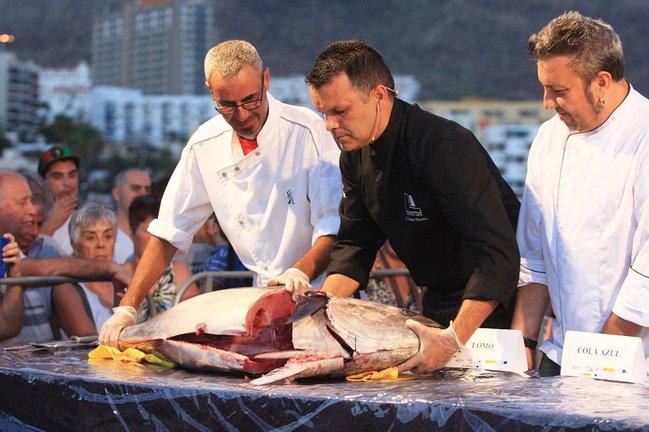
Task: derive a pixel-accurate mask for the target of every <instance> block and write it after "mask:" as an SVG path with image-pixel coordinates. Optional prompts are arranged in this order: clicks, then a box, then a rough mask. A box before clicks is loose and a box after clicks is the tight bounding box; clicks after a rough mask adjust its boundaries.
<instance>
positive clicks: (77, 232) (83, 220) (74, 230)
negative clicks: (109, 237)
mask: <svg viewBox="0 0 649 432" xmlns="http://www.w3.org/2000/svg"><path fill="white" fill-rule="evenodd" d="M102 220H105V221H108V223H110V224H111V225H112V226H113V228H114V229H115V235H117V215H115V212H114V211H113V210H112V209H111V208H109V207H106V206H104V205H101V204H98V203H93V202H89V203H86V204H84V205H83V206H82V207H81V208H80V209H78V210H76V211H75V212H74V213H72V216H71V217H70V225H69V226H68V233H69V234H70V243H71V244H73V245H75V244H77V243H78V242H79V239H80V238H81V230H82V229H83V228H84V227H86V226H88V225H90V224H93V223H96V222H99V221H102Z"/></svg>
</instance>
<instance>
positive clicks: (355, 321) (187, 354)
mask: <svg viewBox="0 0 649 432" xmlns="http://www.w3.org/2000/svg"><path fill="white" fill-rule="evenodd" d="M294 309H295V303H294V302H293V300H292V299H291V295H290V293H288V292H287V291H286V290H284V289H281V288H280V289H271V288H266V287H252V288H234V289H227V290H220V291H214V292H210V293H206V294H202V295H200V296H197V297H194V298H191V299H189V300H186V301H184V302H181V303H179V304H178V305H176V306H174V307H172V308H171V309H169V310H167V311H165V312H163V313H161V314H158V315H157V316H156V317H154V318H153V319H151V320H149V321H147V322H144V323H142V324H139V325H136V326H132V327H127V328H126V329H124V330H123V331H122V334H121V335H120V339H119V342H120V349H126V348H129V347H134V348H138V349H140V350H142V351H144V352H149V353H152V352H156V351H157V352H159V353H162V354H163V355H164V356H165V357H167V358H168V359H170V360H171V361H173V362H175V363H176V364H177V365H179V366H181V367H185V368H189V369H198V370H209V371H224V372H235V373H243V374H249V375H253V376H259V377H258V378H256V379H253V380H252V381H251V383H252V384H255V385H263V384H270V383H274V382H278V381H283V380H293V379H296V378H304V377H314V376H330V377H342V376H346V375H350V374H355V373H360V372H366V371H372V370H381V369H385V368H387V367H391V366H396V365H398V364H400V363H402V362H404V361H405V360H407V359H409V358H410V357H412V356H413V355H414V354H416V353H417V351H418V349H419V339H418V337H417V335H416V334H415V333H414V332H413V331H412V330H410V328H408V326H406V324H405V322H406V320H407V319H416V320H418V321H420V322H423V323H424V324H427V325H430V326H434V327H441V326H439V324H437V323H435V322H434V321H432V320H429V319H427V318H424V317H422V316H411V315H409V314H408V313H406V312H405V311H404V310H402V309H399V308H396V307H392V306H387V305H383V304H379V303H375V302H371V301H366V300H358V299H350V298H339V297H329V298H328V299H327V302H326V305H325V306H324V307H323V308H322V309H320V310H318V311H317V312H316V313H314V314H313V315H311V316H307V317H306V318H303V319H301V320H299V321H297V322H295V323H293V324H287V320H288V319H289V317H290V316H291V314H292V313H293V311H294Z"/></svg>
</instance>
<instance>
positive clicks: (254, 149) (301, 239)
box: [100, 40, 342, 347]
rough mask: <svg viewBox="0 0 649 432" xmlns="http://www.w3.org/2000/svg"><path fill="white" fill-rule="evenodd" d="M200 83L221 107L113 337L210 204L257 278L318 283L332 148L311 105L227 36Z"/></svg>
mask: <svg viewBox="0 0 649 432" xmlns="http://www.w3.org/2000/svg"><path fill="white" fill-rule="evenodd" d="M205 78H206V81H205V84H206V85H207V87H208V88H209V91H210V94H211V95H212V99H213V100H214V103H215V105H216V110H217V111H218V112H219V114H220V115H217V116H215V117H213V118H212V119H210V120H208V121H207V122H205V123H204V124H203V125H201V126H200V127H199V128H198V130H197V131H196V132H195V133H194V134H193V136H192V137H191V138H190V140H189V143H188V144H187V146H186V147H185V149H184V150H183V152H182V156H181V159H180V162H179V163H178V165H177V166H176V169H175V171H174V172H173V174H172V176H171V178H170V180H169V183H168V185H167V188H166V189H165V193H164V196H163V198H162V204H161V207H160V213H159V215H158V218H157V219H155V220H154V221H152V222H151V224H150V225H149V229H148V230H149V232H150V233H151V234H153V237H152V238H151V240H150V241H149V244H148V246H147V248H146V250H145V252H144V254H143V256H142V259H141V262H140V265H138V268H137V269H136V272H135V274H134V276H133V279H132V282H131V284H130V285H129V288H128V291H127V293H126V295H125V296H124V298H123V299H122V301H121V303H120V306H119V307H117V308H115V309H114V311H115V312H114V314H113V316H112V318H111V319H109V320H108V321H107V322H106V323H105V325H104V326H103V327H102V330H101V333H100V341H101V343H103V344H106V345H111V346H115V347H117V346H118V345H117V338H118V336H119V332H120V331H121V329H122V328H123V327H125V326H130V325H133V324H134V323H135V317H136V312H135V309H137V307H138V305H139V304H140V302H141V301H142V300H143V299H144V297H145V294H146V291H147V290H148V289H149V288H150V287H151V286H152V285H153V283H154V282H155V281H156V280H158V278H159V277H160V274H161V273H162V271H163V270H164V269H165V268H166V267H167V264H168V263H169V262H170V260H171V259H172V257H173V256H174V254H175V253H176V250H177V249H180V250H183V251H187V249H188V248H189V246H190V244H191V242H192V238H193V235H194V233H195V232H196V231H197V230H198V229H199V228H200V227H201V226H202V225H203V223H204V222H205V220H206V219H207V218H208V217H209V216H210V214H211V213H212V212H214V213H215V214H216V217H217V219H218V221H219V223H220V224H221V227H222V229H223V232H224V233H225V235H226V236H227V238H228V240H229V241H230V242H231V244H232V246H233V248H234V250H235V252H236V253H237V256H238V257H239V258H240V259H241V262H242V263H243V264H244V265H245V266H246V267H247V268H248V269H249V270H251V271H253V272H254V273H255V275H256V277H255V284H257V285H284V286H286V287H287V288H288V289H289V290H293V289H294V288H299V291H303V290H304V288H305V287H309V288H310V284H313V286H319V284H320V283H321V279H322V277H320V276H324V275H322V273H323V272H324V270H325V268H326V265H327V263H328V261H329V255H330V251H331V248H332V246H333V243H334V240H335V235H336V233H337V232H338V226H339V216H338V203H339V201H340V197H341V194H342V188H341V184H342V182H341V178H340V171H339V168H338V158H339V154H340V153H339V149H338V147H337V145H336V143H335V141H334V140H333V138H332V136H331V134H329V133H328V132H327V130H326V128H325V127H324V122H323V120H322V118H320V117H319V116H318V115H317V114H316V113H315V112H314V111H311V110H309V109H307V108H303V107H295V106H291V105H286V104H284V103H281V102H279V101H277V100H276V99H274V98H273V97H272V96H271V95H270V94H269V93H268V92H267V91H268V88H269V87H270V72H269V69H268V68H264V67H263V64H262V60H261V58H260V57H259V55H258V53H257V51H256V49H255V48H254V47H253V46H252V45H251V44H249V43H248V42H245V41H239V40H232V41H226V42H223V43H221V44H219V45H217V46H215V47H213V48H212V49H211V50H210V51H209V52H208V53H207V55H206V58H205Z"/></svg>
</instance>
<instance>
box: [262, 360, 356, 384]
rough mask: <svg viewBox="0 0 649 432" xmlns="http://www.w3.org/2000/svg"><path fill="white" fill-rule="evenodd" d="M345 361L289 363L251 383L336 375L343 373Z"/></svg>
mask: <svg viewBox="0 0 649 432" xmlns="http://www.w3.org/2000/svg"><path fill="white" fill-rule="evenodd" d="M343 367H344V361H343V358H342V357H337V358H329V359H322V360H316V361H309V362H304V363H287V364H286V365H285V366H283V367H279V368H277V369H273V370H272V371H270V372H268V373H267V374H266V375H264V376H261V377H259V378H256V379H254V380H252V381H250V384H254V385H266V384H272V383H276V382H278V381H283V380H286V379H288V380H294V379H296V378H304V377H310V376H318V375H327V374H334V373H336V372H340V371H342V369H343Z"/></svg>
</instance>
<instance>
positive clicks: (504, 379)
mask: <svg viewBox="0 0 649 432" xmlns="http://www.w3.org/2000/svg"><path fill="white" fill-rule="evenodd" d="M87 354H88V350H87V349H80V348H76V349H64V350H43V351H36V352H28V351H14V352H4V353H3V352H0V429H1V430H10V431H11V430H78V431H93V432H98V431H120V430H123V431H140V430H147V431H148V430H152V431H183V430H187V431H213V430H224V431H237V430H241V431H271V430H272V431H305V430H322V431H348V430H351V431H354V432H361V431H384V430H386V431H387V430H391V431H415V430H417V431H418V430H444V431H492V430H496V431H500V430H503V431H528V430H529V431H553V430H561V431H572V430H583V431H593V430H595V431H597V430H602V431H604V430H634V431H635V430H637V431H649V388H648V387H647V385H642V384H626V383H615V382H607V381H599V380H591V379H587V378H568V377H552V378H542V379H541V378H525V377H521V376H518V375H515V374H510V373H504V372H489V371H479V370H453V369H446V370H443V371H440V372H438V373H436V374H434V375H433V376H431V377H430V378H427V379H419V380H413V381H399V382H365V383H349V382H344V381H330V380H323V379H319V380H306V381H299V382H297V383H290V384H276V385H268V386H261V387H259V386H254V385H252V384H250V383H248V382H247V381H246V380H245V379H243V378H242V377H241V376H234V375H225V374H217V373H206V372H194V371H188V370H182V369H164V368H161V367H158V366H152V365H144V364H139V363H122V362H117V361H112V360H100V361H92V362H90V361H88V359H87Z"/></svg>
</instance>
